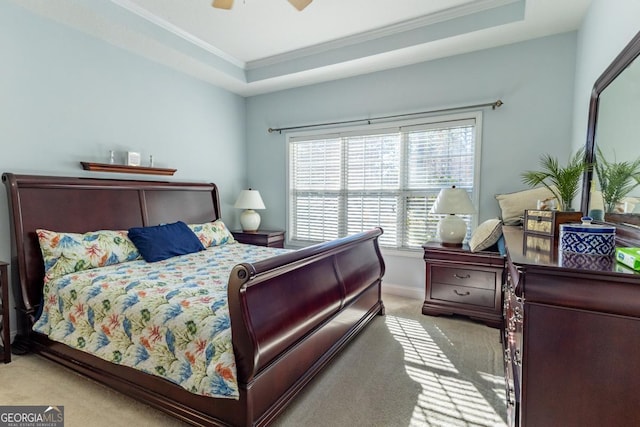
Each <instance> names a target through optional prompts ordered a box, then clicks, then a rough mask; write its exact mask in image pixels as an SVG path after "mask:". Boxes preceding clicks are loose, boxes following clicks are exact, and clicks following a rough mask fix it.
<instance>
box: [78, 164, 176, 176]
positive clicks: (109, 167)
mask: <svg viewBox="0 0 640 427" xmlns="http://www.w3.org/2000/svg"><path fill="white" fill-rule="evenodd" d="M80 164H81V165H82V169H84V170H86V171H93V172H117V173H139V174H145V175H173V174H174V173H175V172H176V170H177V169H167V168H154V167H147V166H128V165H115V164H110V163H92V162H80Z"/></svg>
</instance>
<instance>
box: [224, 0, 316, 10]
mask: <svg viewBox="0 0 640 427" xmlns="http://www.w3.org/2000/svg"><path fill="white" fill-rule="evenodd" d="M312 1H313V0H289V3H291V4H292V5H293V7H295V8H296V9H298V10H302V9H304V8H305V7H307V6H309V4H310V3H311V2H312ZM211 5H212V6H213V7H215V8H218V9H231V7H232V6H233V0H213V3H212V4H211Z"/></svg>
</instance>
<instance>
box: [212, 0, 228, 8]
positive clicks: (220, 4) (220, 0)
mask: <svg viewBox="0 0 640 427" xmlns="http://www.w3.org/2000/svg"><path fill="white" fill-rule="evenodd" d="M211 6H213V7H215V8H218V9H227V10H229V9H231V7H232V6H233V0H213V3H211Z"/></svg>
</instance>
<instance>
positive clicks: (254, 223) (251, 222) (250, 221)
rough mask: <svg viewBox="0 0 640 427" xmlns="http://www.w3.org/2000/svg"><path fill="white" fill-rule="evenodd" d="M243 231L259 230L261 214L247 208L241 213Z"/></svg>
mask: <svg viewBox="0 0 640 427" xmlns="http://www.w3.org/2000/svg"><path fill="white" fill-rule="evenodd" d="M240 225H241V226H242V231H258V227H260V214H259V213H258V212H256V211H254V210H253V209H246V210H244V211H242V213H241V214H240Z"/></svg>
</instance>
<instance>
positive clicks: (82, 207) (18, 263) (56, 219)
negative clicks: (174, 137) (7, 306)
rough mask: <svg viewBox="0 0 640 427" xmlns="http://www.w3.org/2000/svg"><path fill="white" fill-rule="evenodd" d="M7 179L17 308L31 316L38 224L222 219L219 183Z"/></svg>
mask: <svg viewBox="0 0 640 427" xmlns="http://www.w3.org/2000/svg"><path fill="white" fill-rule="evenodd" d="M2 181H3V182H4V183H5V186H6V189H7V195H8V197H7V198H8V201H9V213H10V221H11V241H12V245H11V253H12V272H13V275H12V276H13V280H18V281H19V285H20V288H19V289H20V291H21V296H22V300H21V301H22V304H23V305H22V307H18V308H19V309H20V310H24V313H25V314H26V315H27V316H28V317H29V319H30V320H31V321H33V316H34V313H35V311H36V310H37V306H38V305H39V304H40V302H41V299H42V284H43V277H44V263H43V261H42V254H41V252H40V246H39V244H38V238H37V236H36V229H38V228H43V229H47V230H52V231H60V232H71V233H84V232H87V231H95V230H127V229H129V228H130V227H140V226H148V225H157V224H161V223H169V222H175V221H184V222H186V223H202V222H207V221H213V220H216V219H218V218H220V200H219V196H218V189H217V187H216V185H215V184H207V183H190V182H189V183H188V182H160V181H134V180H119V179H96V178H68V177H51V176H38V175H14V174H12V173H4V174H3V175H2ZM16 272H17V274H16ZM13 288H14V290H15V289H17V286H15V284H14V286H13ZM16 302H17V303H18V304H19V303H20V299H19V298H17V295H16Z"/></svg>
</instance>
